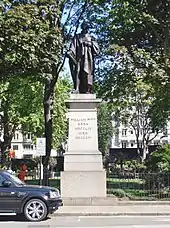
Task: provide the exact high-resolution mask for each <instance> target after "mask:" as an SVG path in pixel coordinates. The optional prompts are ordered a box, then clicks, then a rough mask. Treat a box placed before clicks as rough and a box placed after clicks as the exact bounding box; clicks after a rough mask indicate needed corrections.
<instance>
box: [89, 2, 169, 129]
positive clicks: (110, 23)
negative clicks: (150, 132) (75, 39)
mask: <svg viewBox="0 0 170 228" xmlns="http://www.w3.org/2000/svg"><path fill="white" fill-rule="evenodd" d="M168 6H169V1H165V2H164V3H162V1H160V0H158V1H157V2H156V3H155V1H153V0H151V1H148V0H146V1H138V0H137V1H136V0H135V1H131V0H127V1H122V0H117V1H110V2H109V3H108V2H107V3H106V4H105V10H106V12H105V17H101V16H102V12H101V11H98V14H97V15H98V17H97V16H96V17H95V18H96V19H95V18H93V19H94V20H93V21H94V24H95V25H96V28H97V30H96V31H97V33H98V35H99V42H100V43H101V45H102V57H103V58H102V60H101V61H102V64H100V72H99V74H98V79H99V81H100V95H101V96H102V97H103V98H104V99H106V100H109V101H110V102H114V103H116V105H117V106H119V107H120V108H121V107H124V106H127V104H129V102H132V101H130V99H129V97H131V100H133V98H134V97H135V96H136V94H137V93H136V92H137V91H139V83H141V84H143V85H144V86H145V88H146V86H148V88H147V90H146V92H147V93H145V94H146V95H145V97H144V98H145V101H146V100H147V101H148V102H149V108H148V110H147V113H146V114H147V116H148V117H149V118H150V121H149V122H150V124H149V127H150V128H152V129H155V130H156V131H157V130H159V129H162V127H163V126H165V125H166V121H167V118H168V116H169V105H170V99H169V97H170V96H169V91H170V65H169V62H170V61H169V58H170V51H169V50H170V48H169V47H170V45H169V44H170V39H169V35H168V33H167V31H169V29H168V24H169V22H168V20H169V19H168V18H169V12H167V7H168ZM98 18H100V19H98ZM103 24H107V27H104V26H102V25H103ZM103 63H104V64H103ZM135 93H136V94H135ZM134 95H135V96H134ZM142 99H143V98H142V97H141V98H140V101H141V100H142ZM148 99H150V100H148ZM136 101H138V98H137V96H136V99H134V103H135V102H136ZM148 102H147V104H146V105H147V106H148Z"/></svg>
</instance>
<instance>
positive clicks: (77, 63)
mask: <svg viewBox="0 0 170 228" xmlns="http://www.w3.org/2000/svg"><path fill="white" fill-rule="evenodd" d="M81 28H82V31H81V33H80V34H77V35H75V37H74V38H73V40H72V42H71V45H70V49H69V51H68V53H67V56H68V57H69V65H70V71H71V75H72V79H73V83H74V89H75V92H77V93H92V85H93V78H94V57H95V56H96V55H97V54H98V53H99V46H98V44H97V42H96V40H95V38H94V37H92V36H91V35H90V34H89V33H88V29H89V26H88V24H87V23H86V22H83V23H82V25H81Z"/></svg>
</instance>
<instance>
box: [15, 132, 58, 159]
mask: <svg viewBox="0 0 170 228" xmlns="http://www.w3.org/2000/svg"><path fill="white" fill-rule="evenodd" d="M11 149H13V150H14V151H15V158H34V157H36V156H37V155H36V145H35V144H33V141H32V135H31V133H27V134H22V133H21V132H20V131H16V133H15V135H14V137H13V139H12V142H11ZM57 155H58V154H57V151H56V150H54V149H52V150H51V157H56V156H57Z"/></svg>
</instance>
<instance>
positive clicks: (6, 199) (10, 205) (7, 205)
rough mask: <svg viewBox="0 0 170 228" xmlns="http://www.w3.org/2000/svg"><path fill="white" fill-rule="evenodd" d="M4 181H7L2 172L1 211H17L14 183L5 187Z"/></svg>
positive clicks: (0, 178) (0, 185) (0, 188)
mask: <svg viewBox="0 0 170 228" xmlns="http://www.w3.org/2000/svg"><path fill="white" fill-rule="evenodd" d="M3 181H6V178H5V176H3V175H2V174H0V213H2V212H6V213H7V212H9V213H10V212H15V207H16V205H15V204H16V195H17V193H16V189H15V188H13V186H12V185H11V186H9V187H4V186H3Z"/></svg>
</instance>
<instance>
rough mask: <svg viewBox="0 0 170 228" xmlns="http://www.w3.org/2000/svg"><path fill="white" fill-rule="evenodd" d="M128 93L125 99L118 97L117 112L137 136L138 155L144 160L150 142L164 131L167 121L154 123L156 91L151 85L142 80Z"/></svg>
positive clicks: (120, 119)
mask: <svg viewBox="0 0 170 228" xmlns="http://www.w3.org/2000/svg"><path fill="white" fill-rule="evenodd" d="M128 92H129V93H128V94H126V96H125V95H124V97H123V99H118V101H117V104H118V106H117V109H116V113H117V114H118V115H119V117H118V119H119V121H120V122H122V123H126V126H125V127H126V128H131V129H132V130H133V132H134V133H135V136H136V142H137V151H138V155H140V156H141V160H142V161H144V160H145V158H146V154H147V153H148V145H149V143H150V142H151V141H152V140H153V139H154V138H155V137H156V136H157V135H158V134H159V133H164V131H165V125H166V122H165V120H164V122H160V123H157V124H156V126H155V125H154V124H153V121H154V123H155V122H156V121H157V120H155V118H157V117H154V116H151V115H150V113H152V114H153V111H151V110H152V102H153V101H154V99H155V97H154V93H153V89H152V87H151V86H149V85H148V84H146V83H143V82H142V81H140V80H139V81H138V82H137V83H135V85H134V88H133V87H132V88H129V90H128Z"/></svg>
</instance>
